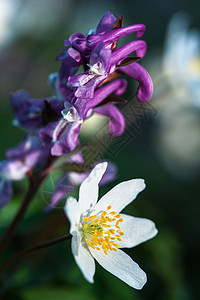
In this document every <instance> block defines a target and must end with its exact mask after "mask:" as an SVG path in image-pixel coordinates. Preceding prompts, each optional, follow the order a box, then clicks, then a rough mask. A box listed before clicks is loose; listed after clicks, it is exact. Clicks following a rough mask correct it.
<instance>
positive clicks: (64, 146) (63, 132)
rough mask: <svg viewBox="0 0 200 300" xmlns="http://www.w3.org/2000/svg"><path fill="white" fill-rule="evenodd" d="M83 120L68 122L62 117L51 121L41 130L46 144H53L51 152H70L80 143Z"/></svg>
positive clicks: (40, 133)
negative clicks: (79, 137)
mask: <svg viewBox="0 0 200 300" xmlns="http://www.w3.org/2000/svg"><path fill="white" fill-rule="evenodd" d="M81 124H82V121H81V120H80V121H77V122H68V121H66V120H65V119H61V120H60V121H59V122H54V123H50V124H49V125H47V126H46V127H45V128H42V129H41V130H40V132H39V135H40V137H41V139H42V140H43V141H44V143H45V144H46V145H52V146H51V154H52V155H54V156H60V155H62V154H65V153H69V152H71V151H72V150H74V149H75V148H76V146H77V145H78V144H79V141H78V136H79V132H80V129H81Z"/></svg>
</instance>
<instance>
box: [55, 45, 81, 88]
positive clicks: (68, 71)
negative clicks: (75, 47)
mask: <svg viewBox="0 0 200 300" xmlns="http://www.w3.org/2000/svg"><path fill="white" fill-rule="evenodd" d="M59 60H60V61H61V62H62V64H61V67H60V70H59V75H60V81H61V82H62V80H63V79H67V78H68V76H69V75H70V76H73V75H74V74H75V73H76V71H77V70H78V67H79V66H80V65H81V63H82V62H81V60H80V61H79V62H77V61H75V60H74V59H73V58H72V57H71V56H69V54H68V52H67V50H62V52H61V54H60V55H59V56H57V58H56V61H59Z"/></svg>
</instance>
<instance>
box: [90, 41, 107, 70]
mask: <svg viewBox="0 0 200 300" xmlns="http://www.w3.org/2000/svg"><path fill="white" fill-rule="evenodd" d="M111 54H112V51H111V49H108V48H105V45H104V43H103V42H100V43H99V44H98V45H97V46H96V47H95V48H94V49H93V50H92V52H91V55H90V65H92V66H93V65H95V64H98V65H99V71H100V73H101V74H102V75H105V74H106V73H107V70H108V66H109V62H110V58H111Z"/></svg>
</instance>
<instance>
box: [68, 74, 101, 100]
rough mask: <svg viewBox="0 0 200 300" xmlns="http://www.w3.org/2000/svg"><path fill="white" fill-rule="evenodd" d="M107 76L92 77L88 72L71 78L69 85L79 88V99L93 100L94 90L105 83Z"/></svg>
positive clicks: (76, 92) (77, 92)
mask: <svg viewBox="0 0 200 300" xmlns="http://www.w3.org/2000/svg"><path fill="white" fill-rule="evenodd" d="M106 77H107V75H105V76H96V75H90V74H89V73H88V72H86V73H83V74H79V75H76V76H73V77H69V83H70V84H71V85H72V86H73V87H77V90H76V91H75V96H76V97H77V98H93V97H94V90H95V88H96V87H97V86H98V85H99V83H100V82H101V81H103V80H104V79H105V78H106Z"/></svg>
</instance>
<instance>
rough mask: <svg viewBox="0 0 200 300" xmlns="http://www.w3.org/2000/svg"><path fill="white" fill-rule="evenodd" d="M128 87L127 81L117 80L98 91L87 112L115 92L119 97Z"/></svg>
mask: <svg viewBox="0 0 200 300" xmlns="http://www.w3.org/2000/svg"><path fill="white" fill-rule="evenodd" d="M126 87H127V81H126V80H125V79H117V80H115V81H112V82H110V83H108V84H107V85H105V86H103V87H101V88H99V89H97V90H96V91H95V93H94V98H93V99H90V100H89V101H88V103H87V106H86V110H89V109H90V108H93V107H95V106H96V105H98V104H99V103H101V102H102V101H103V100H104V99H105V98H106V97H108V96H109V95H110V94H111V93H113V92H115V94H116V95H118V96H119V95H121V94H123V93H124V92H125V90H126Z"/></svg>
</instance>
